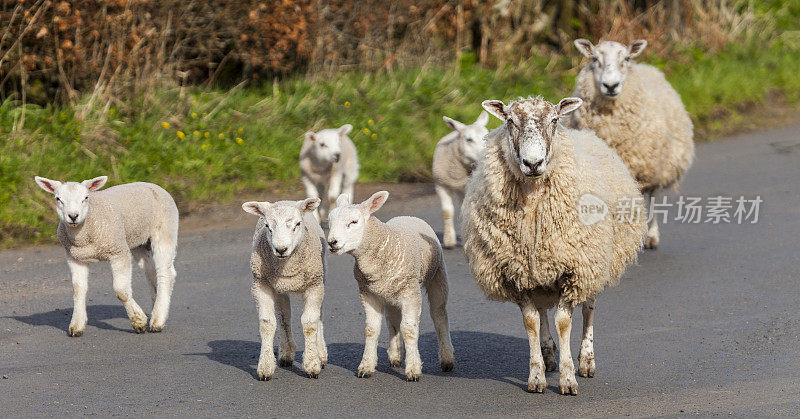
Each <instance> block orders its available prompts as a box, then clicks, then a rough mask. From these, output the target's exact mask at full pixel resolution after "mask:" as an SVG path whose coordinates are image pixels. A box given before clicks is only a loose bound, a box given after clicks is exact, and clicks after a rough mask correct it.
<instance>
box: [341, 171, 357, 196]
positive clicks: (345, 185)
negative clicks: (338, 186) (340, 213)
mask: <svg viewBox="0 0 800 419" xmlns="http://www.w3.org/2000/svg"><path fill="white" fill-rule="evenodd" d="M355 184H356V179H351V178H350V176H345V177H344V180H342V193H346V194H348V195H350V199H356V198H355V195H353V187H354V186H355ZM337 198H338V197H337Z"/></svg>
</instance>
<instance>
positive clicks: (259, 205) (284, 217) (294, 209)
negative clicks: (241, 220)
mask: <svg viewBox="0 0 800 419" xmlns="http://www.w3.org/2000/svg"><path fill="white" fill-rule="evenodd" d="M319 203H320V200H319V199H318V198H309V199H304V200H302V201H296V202H295V201H279V202H276V203H274V204H271V203H269V202H245V203H244V204H242V209H244V210H245V211H247V212H249V213H251V214H255V215H258V216H260V217H262V218H263V220H264V224H265V227H266V229H267V231H266V237H267V241H268V242H269V245H270V248H271V249H272V254H273V255H275V256H277V257H278V258H279V259H285V258H288V257H289V256H291V255H292V253H294V251H295V249H296V248H297V246H299V245H300V243H302V241H303V238H304V237H305V232H306V228H305V225H304V220H303V215H304V214H305V213H306V212H309V211H314V210H315V209H316V208H317V207H318V206H319Z"/></svg>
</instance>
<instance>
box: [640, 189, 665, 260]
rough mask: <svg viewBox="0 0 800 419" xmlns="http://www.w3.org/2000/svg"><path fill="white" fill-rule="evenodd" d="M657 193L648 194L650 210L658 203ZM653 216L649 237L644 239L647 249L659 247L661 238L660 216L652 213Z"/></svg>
mask: <svg viewBox="0 0 800 419" xmlns="http://www.w3.org/2000/svg"><path fill="white" fill-rule="evenodd" d="M656 197H657V194H656V193H655V192H653V193H651V194H649V195H648V198H649V200H648V207H647V209H648V211H649V210H650V209H651V208H652V207H653V205H654V203H656V202H657V201H656ZM650 216H651V217H652V218H650V223H649V224H648V228H647V238H646V239H645V241H644V248H645V249H656V248H658V243H659V241H660V240H661V235H660V233H659V232H658V217H656V216H655V215H652V214H650Z"/></svg>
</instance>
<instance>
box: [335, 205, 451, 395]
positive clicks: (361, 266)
mask: <svg viewBox="0 0 800 419" xmlns="http://www.w3.org/2000/svg"><path fill="white" fill-rule="evenodd" d="M388 198H389V193H388V192H386V191H381V192H377V193H375V194H374V195H372V196H371V197H370V198H369V199H367V200H366V201H364V202H362V203H361V204H357V205H353V204H351V203H350V197H349V196H348V195H346V194H342V195H341V196H339V198H338V200H337V201H336V208H334V209H333V211H331V214H330V221H329V224H330V232H329V234H328V246H330V250H331V252H332V253H335V254H343V253H350V254H351V255H353V257H354V258H355V260H356V264H355V267H354V268H353V272H354V275H355V278H356V281H358V290H359V293H360V295H361V304H362V305H363V306H364V313H365V314H366V327H365V330H364V332H365V336H366V342H365V345H364V356H363V358H362V360H361V364H360V365H359V366H358V376H359V377H369V376H371V375H372V374H373V373H374V372H375V365H376V364H377V362H378V354H377V350H378V335H379V334H380V331H381V315H382V314H383V312H384V309H385V310H386V323H387V324H388V326H389V334H390V335H391V340H390V341H389V349H388V354H389V362H391V364H392V366H399V365H400V362H401V360H400V359H401V357H402V356H403V344H405V348H406V378H407V379H408V380H409V381H418V380H419V378H420V376H421V375H422V360H420V357H419V349H418V348H417V341H418V339H419V316H420V311H421V306H422V292H421V289H420V286H424V287H425V289H426V291H427V293H428V302H429V304H430V312H431V318H432V319H433V324H434V326H435V327H436V334H437V336H438V337H439V364H440V366H441V367H442V371H451V370H452V369H453V365H454V362H455V361H454V355H453V345H452V343H451V342H450V327H449V325H448V320H447V310H446V305H447V273H446V271H445V266H444V259H443V257H442V248H441V246H440V245H439V240H438V239H437V238H436V233H434V232H433V229H431V227H430V226H429V225H428V223H426V222H425V221H422V220H421V219H419V218H416V217H395V218H392V219H391V220H389V221H387V222H386V223H383V222H381V221H380V220H378V219H377V218H375V217H374V216H373V215H372V213H374V212H375V211H377V210H378V209H380V208H381V206H383V204H384V203H385V202H386V199H388ZM401 335H402V341H401V340H400V339H401V338H400V336H401Z"/></svg>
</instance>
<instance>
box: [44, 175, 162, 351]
mask: <svg viewBox="0 0 800 419" xmlns="http://www.w3.org/2000/svg"><path fill="white" fill-rule="evenodd" d="M35 180H36V183H37V184H38V185H39V187H41V188H42V189H44V190H45V191H47V192H50V193H51V194H53V195H55V198H56V212H57V213H58V218H59V220H60V221H59V223H58V240H59V241H60V242H61V244H62V245H63V246H64V249H65V250H66V251H67V265H69V270H70V272H71V274H72V287H73V289H74V295H73V301H74V304H75V308H74V309H73V312H72V321H70V324H69V331H68V333H69V335H70V336H75V337H77V336H80V335H81V334H82V333H83V330H84V329H85V328H86V321H87V317H86V291H87V289H88V277H89V263H92V262H98V261H101V260H102V261H106V260H107V261H109V262H110V263H111V272H112V275H113V277H114V292H115V293H116V294H117V298H119V300H120V301H122V304H123V305H124V306H125V311H126V312H127V313H128V317H129V318H130V319H131V326H133V329H134V330H135V331H136V332H137V333H141V332H144V330H145V328H146V327H147V315H145V314H144V311H142V308H141V307H139V304H136V301H134V299H133V290H132V287H131V256H133V257H134V258H135V259H136V261H137V263H138V264H139V266H140V267H142V269H144V272H145V275H146V276H147V280H148V282H150V289H151V291H152V295H153V311H152V312H151V313H150V331H151V332H160V331H161V330H162V329H163V328H164V323H165V322H166V321H167V316H168V314H169V303H170V298H171V296H172V286H173V284H174V283H175V266H174V264H173V261H174V259H175V249H176V247H177V245H178V208H177V207H176V206H175V201H173V199H172V197H171V196H170V194H169V193H168V192H167V191H165V190H164V189H162V188H161V187H160V186H158V185H154V184H152V183H144V182H135V183H127V184H123V185H118V186H114V187H111V188H108V189H106V190H103V191H97V190H98V189H100V188H102V187H103V185H105V183H106V180H108V178H107V177H106V176H100V177H96V178H94V179H90V180H84V181H83V182H80V183H77V182H63V183H62V182H59V181H56V180H50V179H47V178H43V177H39V176H36V178H35Z"/></svg>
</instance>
